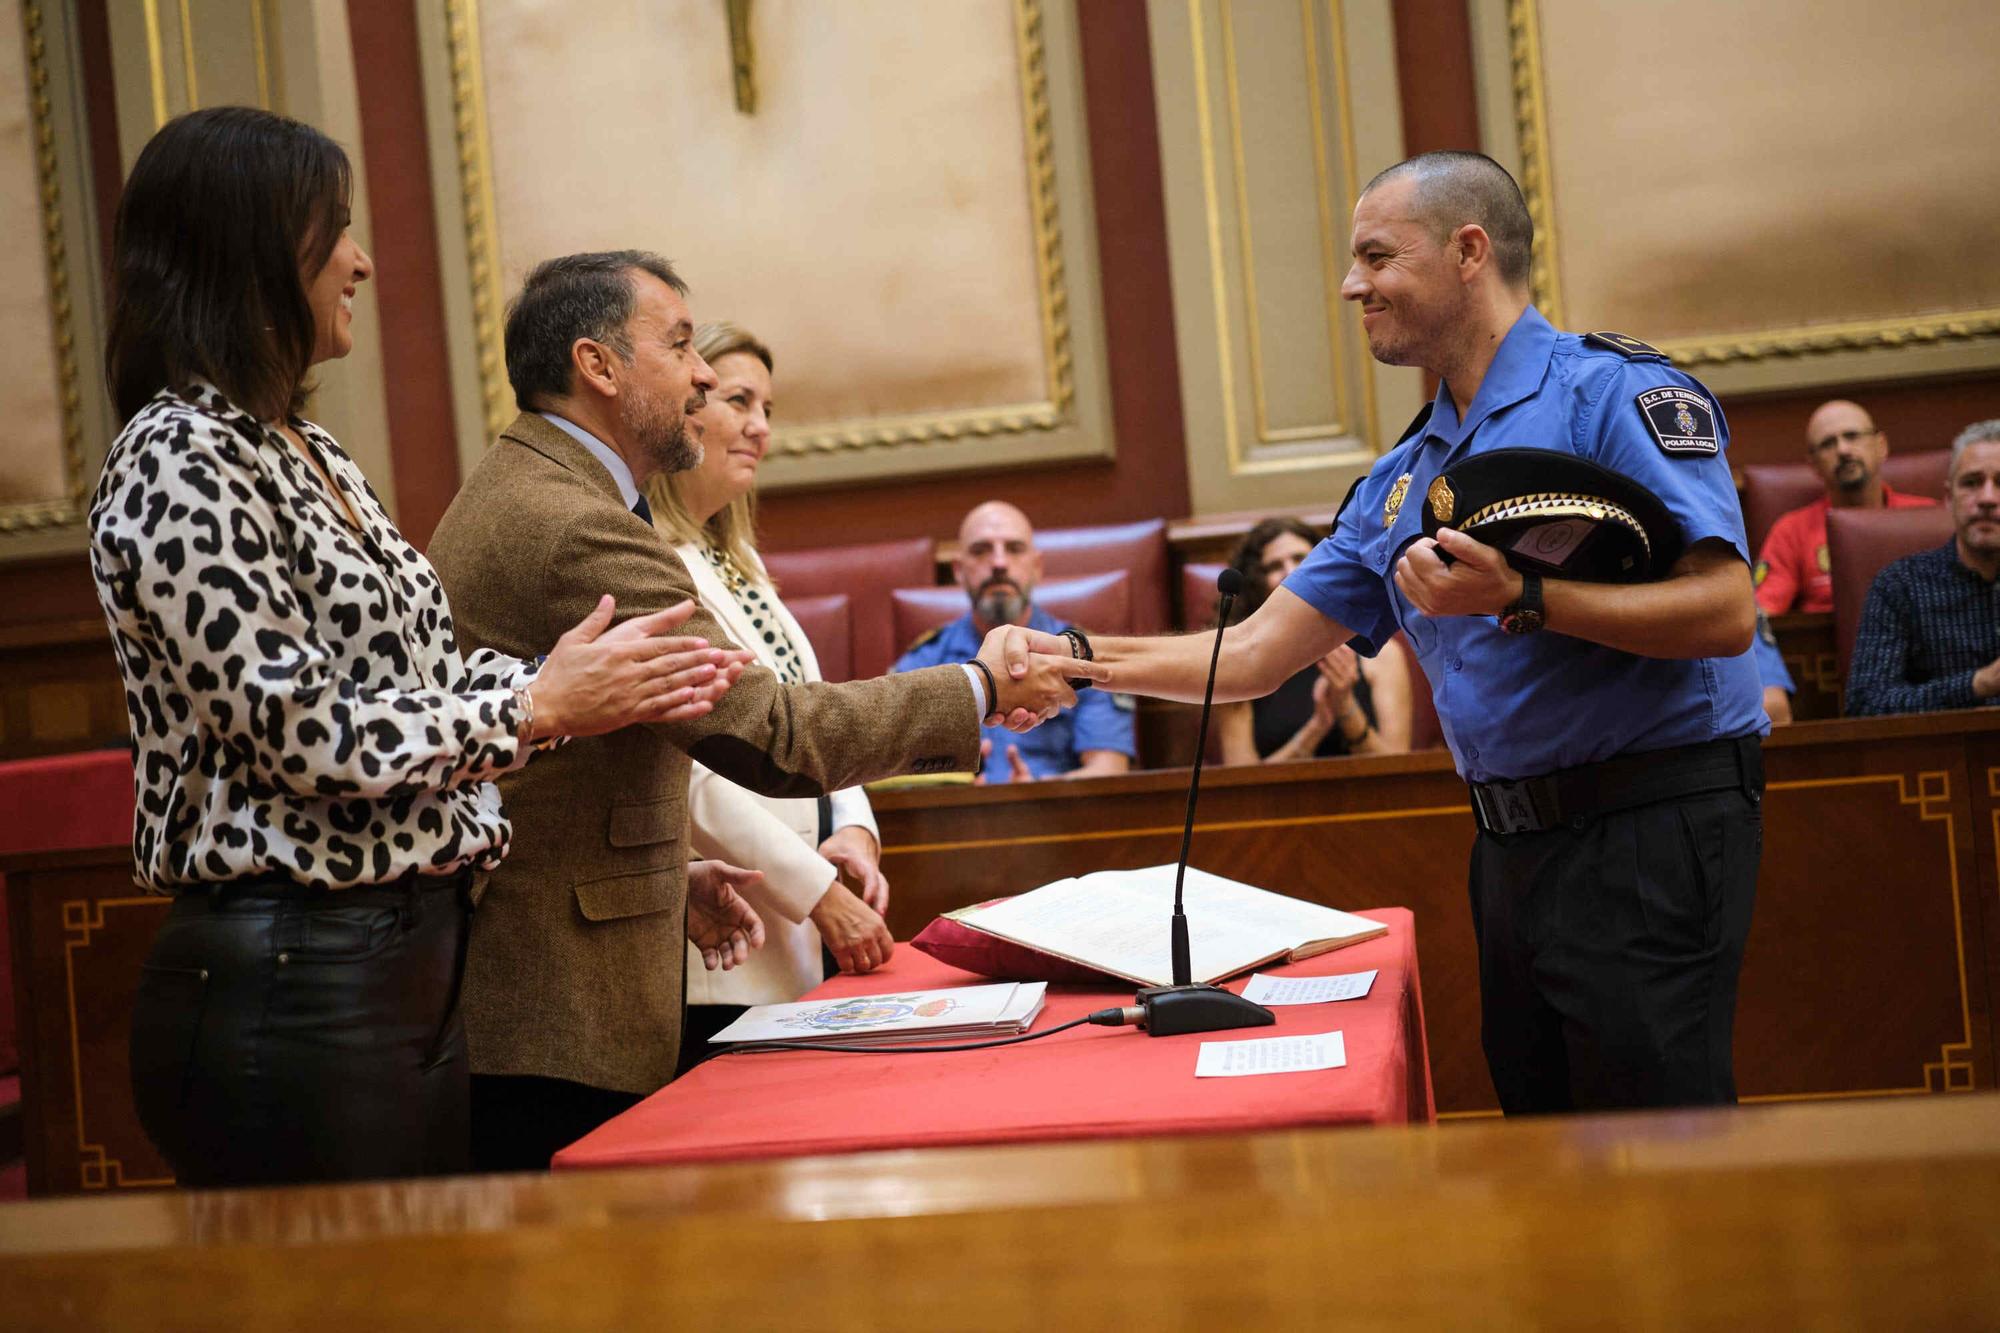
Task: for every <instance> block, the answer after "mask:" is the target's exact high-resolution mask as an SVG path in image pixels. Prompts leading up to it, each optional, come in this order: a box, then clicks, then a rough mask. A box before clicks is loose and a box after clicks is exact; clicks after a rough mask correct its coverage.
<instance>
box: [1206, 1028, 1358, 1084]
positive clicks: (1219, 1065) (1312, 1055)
mask: <svg viewBox="0 0 2000 1333" xmlns="http://www.w3.org/2000/svg"><path fill="white" fill-rule="evenodd" d="M1346 1064H1347V1039H1346V1038H1345V1037H1343V1036H1342V1035H1341V1034H1340V1033H1338V1032H1314V1033H1308V1034H1305V1035H1302V1036H1297V1037H1258V1038H1255V1039H1254V1040H1251V1041H1205V1042H1203V1043H1202V1044H1201V1054H1200V1055H1198V1056H1197V1057H1195V1062H1194V1076H1195V1077H1196V1078H1233V1077H1235V1076H1236V1075H1238V1074H1302V1073H1305V1072H1306V1071H1307V1070H1310V1069H1340V1068H1342V1067H1344V1066H1345V1065H1346Z"/></svg>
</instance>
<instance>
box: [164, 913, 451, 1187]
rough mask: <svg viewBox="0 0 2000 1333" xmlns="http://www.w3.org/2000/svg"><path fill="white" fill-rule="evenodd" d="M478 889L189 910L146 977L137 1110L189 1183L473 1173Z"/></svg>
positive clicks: (170, 916)
mask: <svg viewBox="0 0 2000 1333" xmlns="http://www.w3.org/2000/svg"><path fill="white" fill-rule="evenodd" d="M467 884H468V877H467V876H465V875H458V876H452V877H448V878H412V879H411V880H410V881H408V886H407V887H399V888H355V889H342V890H338V891H335V892H315V891H311V890H307V889H303V888H301V887H299V886H297V885H292V884H283V883H278V884H272V883H268V882H262V881H256V882H243V883H238V884H231V885H216V886H211V887H209V888H205V889H203V888H195V889H189V890H187V891H184V892H183V893H182V894H181V896H180V897H179V898H177V899H176V900H175V901H174V904H173V906H172V908H171V909H169V911H168V913H167V920H166V923H165V925H164V926H162V927H161V929H160V933H159V935H158V937H157V938H156V939H155V940H154V942H153V950H152V953H151V955H150V956H149V957H148V958H147V960H146V964H145V970H144V971H143V973H142V974H141V977H140V982H139V993H138V998H137V1001H136V1003H135V1005H134V1009H133V1015H132V1093H133V1099H134V1101H135V1102H136V1103H137V1106H138V1111H139V1121H140V1124H142V1125H143V1126H144V1127H145V1130H146V1133H147V1135H148V1136H149V1137H151V1139H152V1140H153V1143H154V1144H155V1145H156V1146H157V1147H158V1148H159V1149H160V1151H161V1153H162V1154H164V1155H165V1157H166V1159H167V1161H168V1163H169V1164H171V1165H172V1167H173V1168H174V1174H175V1176H176V1177H177V1178H178V1179H179V1181H180V1183H181V1184H183V1185H195V1186H211V1185H249V1184H289V1183H293V1182H303V1181H322V1180H364V1179H380V1178H386V1177H392V1176H418V1175H434V1174H440V1173H444V1172H452V1171H463V1170H465V1169H466V1167H467V1164H468V1158H469V1151H470V1150H469V1143H470V1129H469V1125H468V1110H467V1104H468V1091H467V1088H468V1074H467V1066H466V1058H465V1027H464V1023H463V1021H462V1020H461V1018H460V1016H459V1012H458V994H459V986H460V982H461V981H462V979H463V976H464V967H465V940H466V934H467V925H468V922H469V920H470V915H469V914H470V911H471V906H470V898H469V897H468V896H467V894H466V888H467Z"/></svg>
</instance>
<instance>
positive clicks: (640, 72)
mask: <svg viewBox="0 0 2000 1333" xmlns="http://www.w3.org/2000/svg"><path fill="white" fill-rule="evenodd" d="M750 12H751V16H752V18H751V22H752V29H751V31H752V36H753V39H754V50H755V70H756V85H757V103H756V107H755V110H754V112H752V113H745V112H742V111H740V110H738V109H737V107H736V105H735V99H734V96H733V80H732V74H733V66H732V62H731V58H730V55H731V48H730V43H729V33H728V30H727V26H726V20H725V9H724V6H722V5H719V4H714V3H710V2H709V0H675V2H674V3H660V4H638V3H624V4H609V5H604V6H601V7H599V8H598V9H597V10H595V11H593V16H592V21H591V22H589V23H578V22H575V21H574V13H573V11H572V10H571V9H570V8H569V7H568V6H564V5H557V4H551V3H545V2H543V0H477V2H476V3H475V2H474V0H453V3H452V4H451V5H449V6H448V7H447V19H446V22H447V27H446V31H445V32H444V34H443V36H444V39H445V48H444V50H443V51H442V52H436V51H434V52H433V53H432V56H431V59H432V65H431V68H432V69H433V70H436V71H437V73H438V75H439V77H444V76H446V74H447V73H448V74H449V75H450V76H451V77H452V80H453V83H454V102H453V114H452V116H451V117H450V118H449V119H442V118H441V119H440V122H439V123H440V125H441V127H442V133H443V134H444V135H450V134H452V130H453V127H454V126H456V130H457V133H456V136H455V137H454V138H453V139H452V141H451V142H449V143H446V142H440V143H439V144H438V145H437V147H436V149H435V150H434V152H433V156H434V158H443V159H446V160H449V159H450V158H451V157H453V156H459V157H460V158H461V159H462V160H464V159H465V155H467V154H470V160H469V161H468V162H467V165H468V166H469V168H470V170H471V174H466V173H461V177H460V180H459V181H458V183H457V184H458V189H457V190H456V191H455V193H456V194H457V195H458V200H457V203H458V213H459V216H458V218H457V219H456V223H457V226H456V227H454V225H453V221H454V220H452V219H444V220H442V221H441V226H442V227H443V229H444V230H445V232H446V240H447V242H448V245H449V246H450V248H455V249H459V250H461V251H464V250H465V249H466V246H467V244H468V243H469V247H470V251H469V253H464V254H463V258H462V261H461V262H462V263H463V269H462V270H461V271H462V272H463V274H464V275H465V276H464V280H465V281H466V282H468V283H472V284H474V285H475V287H476V286H477V285H478V283H479V282H480V281H482V280H483V281H484V282H486V283H487V284H489V286H488V289H487V290H486V291H484V292H478V291H475V292H474V296H475V298H476V300H475V302H474V303H473V305H474V320H475V328H474V330H473V334H474V337H475V340H476V341H477V343H478V349H477V352H476V354H475V355H473V356H471V357H461V358H460V363H461V365H464V364H466V363H468V362H469V363H471V364H473V365H475V366H478V367H479V368H480V371H481V374H482V376H483V383H482V385H481V390H482V392H483V394H484V402H483V407H484V410H483V411H482V412H481V413H480V414H479V415H480V417H482V418H484V429H485V430H487V431H490V430H491V429H493V428H494V427H495V426H496V425H497V424H498V423H499V422H500V421H501V420H502V419H504V417H505V416H506V415H508V414H510V413H511V411H512V403H511V394H510V393H509V392H508V391H507V390H506V387H505V385H504V383H502V382H501V380H500V377H499V372H500V369H501V366H500V359H499V339H500V327H499V324H500V321H499V318H498V314H499V308H500V306H501V303H502V302H503V300H504V299H505V298H506V297H507V296H510V295H511V294H512V293H513V292H514V291H515V290H516V289H517V288H518V287H519V285H520V282H521V280H522V278H523V277H524V276H525V274H526V272H527V271H528V269H529V268H531V267H532V266H533V265H534V264H535V263H536V262H538V261H540V260H543V259H546V258H548V257H550V256H552V255H558V254H566V253H571V252H575V251H579V250H598V249H614V248H623V247H628V246H630V247H639V248H644V249H651V250H655V251H658V252H660V253H662V254H664V255H665V256H667V257H668V258H669V259H671V260H673V261H674V263H675V265H676V267H677V268H678V269H679V270H680V272H681V273H682V275H683V276H684V277H685V278H686V279H687V280H688V282H689V283H690V284H691V286H692V288H693V291H692V293H691V295H690V298H689V305H690V308H691V310H692V311H693V313H694V315H695V317H696V319H698V320H700V319H705V318H727V319H732V320H735V321H736V322H738V323H741V324H745V325H747V326H749V327H750V328H752V329H754V330H755V331H756V332H757V333H758V334H759V335H760V336H762V337H763V338H764V339H765V340H766V341H767V342H769V343H770V344H771V346H772V348H773V351H774V353H775V355H776V356H777V358H778V377H777V398H778V399H779V403H780V415H779V423H780V425H779V432H778V435H777V438H776V440H775V442H774V450H773V458H772V460H771V463H770V464H769V465H768V467H767V469H766V477H765V481H764V483H763V484H764V485H766V486H768V487H771V488H777V489H783V488H784V487H786V486H793V485H801V484H808V485H809V484H813V483H816V482H822V481H840V482H853V481H856V480H866V479H881V478H888V477H894V476H907V475H914V474H919V473H925V472H934V471H943V470H951V469H954V468H964V467H991V466H994V465H995V464H996V463H1001V464H1004V463H1009V462H1015V463H1025V462H1032V461H1046V460H1048V459H1051V458H1060V457H1091V456H1101V455H1102V454H1104V453H1106V452H1108V451H1109V448H1110V435H1109V429H1108V424H1109V423H1108V418H1107V415H1106V407H1105V404H1104V393H1103V389H1102V368H1101V362H1102V353H1101V347H1100V340H1101V333H1100V332H1099V331H1098V320H1097V316H1096V284H1095V280H1094V273H1095V269H1094V258H1093V255H1092V250H1091V245H1090V240H1091V237H1092V228H1091V226H1090V212H1089V191H1088V177H1087V164H1086V160H1085V157H1084V155H1083V153H1082V151H1081V142H1080V141H1081V135H1082V127H1081V88H1080V83H1079V81H1078V75H1077V71H1076V67H1075V51H1074V47H1075V40H1074V34H1073V32H1072V31H1071V28H1072V25H1073V14H1072V12H1071V8H1070V6H1069V5H1068V4H1061V3H1058V4H1050V5H1046V6H1045V5H1043V4H1041V3H1039V2H1038V0H977V2H976V3H969V2H961V3H954V4H947V5H915V6H913V5H908V4H903V3H900V2H899V0H846V2H845V3H842V4H839V5H826V4H816V3H808V2H805V0H793V2H789V3H788V2H787V0H762V2H761V3H758V4H755V5H753V6H751V7H750ZM435 36H436V34H435V26H434V28H433V41H434V40H435ZM439 55H442V56H444V57H445V58H446V59H448V60H450V61H451V62H452V64H451V67H450V69H449V70H448V71H447V70H445V69H440V68H439V67H438V64H437V59H438V56H439ZM468 205H469V207H470V211H471V213H472V214H473V215H474V221H473V225H472V226H471V227H470V229H469V230H466V229H464V226H465V214H466V211H467V206H468ZM489 209H490V212H489V211H488V210H489ZM448 211H449V210H441V213H444V212H448ZM489 218H490V223H489V222H487V221H486V219H489ZM475 275H478V276H477V277H475Z"/></svg>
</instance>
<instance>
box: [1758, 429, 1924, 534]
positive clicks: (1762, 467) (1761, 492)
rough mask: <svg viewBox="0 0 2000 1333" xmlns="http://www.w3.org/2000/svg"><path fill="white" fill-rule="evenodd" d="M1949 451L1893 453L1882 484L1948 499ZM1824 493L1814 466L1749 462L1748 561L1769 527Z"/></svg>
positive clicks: (1883, 466) (1909, 493)
mask: <svg viewBox="0 0 2000 1333" xmlns="http://www.w3.org/2000/svg"><path fill="white" fill-rule="evenodd" d="M1950 467H1951V450H1949V449H1922V450H1919V451H1917V452H1916V453H1909V454H1890V455H1889V456H1888V457H1887V458H1886V459H1884V460H1883V461H1882V480H1884V481H1886V482H1888V483H1889V484H1890V485H1891V486H1893V487H1894V488H1895V489H1897V490H1899V491H1901V492H1903V494H1905V495H1921V496H1923V497H1924V498H1926V499H1930V500H1937V499H1941V498H1942V497H1943V496H1944V479H1945V473H1946V472H1947V471H1949V470H1950ZM1824 494H1826V486H1825V484H1824V483H1822V482H1821V481H1820V479H1819V473H1817V472H1815V471H1813V469H1812V465H1811V464H1810V463H1747V464H1745V465H1744V468H1743V527H1744V531H1745V532H1746V533H1747V534H1748V536H1749V538H1750V557H1751V559H1753V560H1754V559H1756V558H1757V556H1759V555H1760V554H1762V553H1763V550H1764V538H1766V537H1768V536H1769V535H1770V534H1771V525H1772V524H1773V523H1776V522H1777V521H1778V520H1779V519H1780V518H1781V517H1783V516H1784V515H1785V514H1787V513H1789V512H1790V511H1791V510H1794V509H1797V508H1799V507H1800V506H1801V505H1808V504H1811V503H1812V502H1813V501H1814V500H1817V499H1819V497H1820V496H1822V495H1824Z"/></svg>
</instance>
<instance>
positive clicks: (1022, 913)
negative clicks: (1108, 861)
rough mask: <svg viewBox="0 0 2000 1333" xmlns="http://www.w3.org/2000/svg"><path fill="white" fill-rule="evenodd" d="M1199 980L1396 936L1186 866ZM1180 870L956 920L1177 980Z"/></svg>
mask: <svg viewBox="0 0 2000 1333" xmlns="http://www.w3.org/2000/svg"><path fill="white" fill-rule="evenodd" d="M1182 899H1183V904H1184V906H1185V908H1186V910H1187V919H1188V943H1189V958H1190V962H1191V963H1192V971H1193V973H1194V979H1195V980H1196V981H1220V980H1222V979H1223V978H1225V977H1233V976H1236V975H1237V974H1238V973H1241V972H1247V971H1249V970H1250V969H1251V968H1253V967H1260V966H1262V965H1263V964H1265V963H1271V962H1278V961H1285V962H1298V961H1299V960H1300V959H1304V958H1311V957H1313V956H1315V955H1317V954H1322V953H1325V952H1327V951H1328V950H1331V949H1339V948H1344V947H1345V946H1347V945H1350V944H1359V943H1360V942H1361V941H1362V940H1369V939H1374V938H1375V937H1376V936H1378V935H1384V934H1387V933H1388V930H1389V928H1388V927H1387V926H1385V925H1382V924H1381V923H1380V922H1377V921H1371V920H1369V919H1368V918H1367V917H1361V916H1355V915H1353V914H1352V913H1349V912H1341V911H1337V910H1335V909H1334V908H1331V907H1322V906H1320V905H1319V904H1317V903H1307V902H1300V901H1299V900H1298V899H1297V898H1287V897H1285V896H1283V895H1282V894H1277V893H1269V892H1266V891H1265V890H1263V889H1258V888H1252V887H1251V886H1250V885H1248V884H1239V883H1237V882H1236V881H1235V880H1231V879H1224V878H1223V877H1222V876H1220V875H1211V874H1209V873H1208V872H1207V871H1205V870H1197V869H1195V868H1194V867H1193V866H1189V867H1188V871H1187V882H1186V886H1185V889H1184V892H1183V894H1182ZM1173 905H1174V867H1173V866H1171V865H1163V866H1148V867H1146V868H1145V869H1143V870H1099V871H1096V872H1094V873H1092V874H1088V875H1083V876H1081V877H1079V878H1075V879H1059V880H1057V881H1056V882H1055V883H1053V884H1044V885H1043V886H1042V887H1041V888H1039V889H1035V890H1033V891H1031V892H1028V893H1024V894H1022V895H1020V896H1019V897H1018V898H1010V899H1008V900H1006V901H1005V902H999V903H995V904H993V905H992V906H990V907H984V908H965V909H962V910H960V911H957V912H953V913H952V914H951V916H952V918H953V919H954V920H957V921H959V922H961V923H963V924H965V925H968V926H971V927H972V928H973V929H975V930H982V931H985V932H986V933H987V934H989V935H996V936H998V937H1000V938H1001V939H1004V940H1011V941H1013V942H1014V943H1016V944H1022V945H1026V946H1027V947H1029V948H1031V949H1038V950H1040V951H1041V952H1043V953H1048V954H1054V955H1056V956H1057V957H1059V958H1067V959H1069V960H1070V961H1071V962H1074V963H1082V964H1084V965H1085V966H1086V967H1094V968H1097V969H1098V970H1100V971H1103V972H1109V973H1110V974H1111V975H1113V976H1118V977H1123V978H1125V979H1126V980H1127V981H1131V982H1135V983H1137V984H1139V985H1145V986H1164V985H1167V984H1168V983H1170V982H1171V981H1172V980H1173V959H1172V955H1171V952H1170V946H1169V943H1168V934H1167V931H1168V925H1167V923H1168V918H1169V917H1170V916H1171V915H1172V914H1173Z"/></svg>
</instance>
